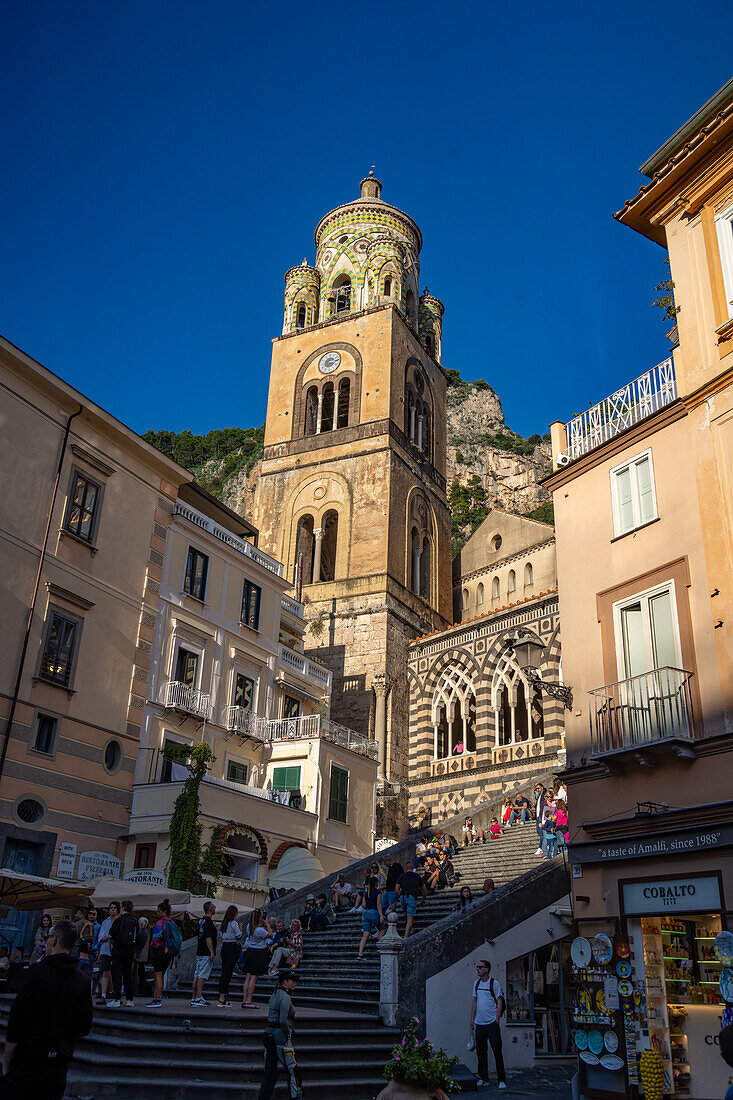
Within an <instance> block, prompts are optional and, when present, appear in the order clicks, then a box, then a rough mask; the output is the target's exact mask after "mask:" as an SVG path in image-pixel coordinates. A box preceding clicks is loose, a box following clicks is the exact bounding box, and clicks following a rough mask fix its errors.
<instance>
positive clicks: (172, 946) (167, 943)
mask: <svg viewBox="0 0 733 1100" xmlns="http://www.w3.org/2000/svg"><path fill="white" fill-rule="evenodd" d="M182 946H183V936H182V935H181V930H180V928H179V927H178V925H177V924H176V922H175V921H174V920H167V921H166V922H165V940H164V942H163V947H164V949H165V951H166V953H167V954H168V955H170V956H171V957H172V958H174V959H177V958H178V956H179V955H180V953H181V947H182Z"/></svg>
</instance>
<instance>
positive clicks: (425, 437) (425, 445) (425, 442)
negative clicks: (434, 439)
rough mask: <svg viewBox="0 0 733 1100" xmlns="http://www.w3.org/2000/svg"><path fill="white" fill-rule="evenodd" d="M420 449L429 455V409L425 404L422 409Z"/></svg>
mask: <svg viewBox="0 0 733 1100" xmlns="http://www.w3.org/2000/svg"><path fill="white" fill-rule="evenodd" d="M422 450H423V453H424V454H426V455H428V456H429V455H430V409H428V408H427V406H426V407H425V408H424V409H423V425H422Z"/></svg>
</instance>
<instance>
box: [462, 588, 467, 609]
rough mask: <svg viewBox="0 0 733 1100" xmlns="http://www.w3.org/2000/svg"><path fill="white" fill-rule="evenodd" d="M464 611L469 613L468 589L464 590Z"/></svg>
mask: <svg viewBox="0 0 733 1100" xmlns="http://www.w3.org/2000/svg"><path fill="white" fill-rule="evenodd" d="M463 610H464V611H468V589H467V588H464V589H463Z"/></svg>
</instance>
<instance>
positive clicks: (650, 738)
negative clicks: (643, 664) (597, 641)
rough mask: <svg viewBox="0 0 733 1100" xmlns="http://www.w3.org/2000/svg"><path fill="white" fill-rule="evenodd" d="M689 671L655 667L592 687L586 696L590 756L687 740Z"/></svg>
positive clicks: (690, 723)
mask: <svg viewBox="0 0 733 1100" xmlns="http://www.w3.org/2000/svg"><path fill="white" fill-rule="evenodd" d="M691 679H692V673H691V672H686V671H685V670H684V669H682V668H670V667H667V666H665V667H664V668H656V669H654V670H653V671H652V672H645V673H643V674H642V675H641V676H632V677H631V678H630V679H628V680H619V682H618V683H616V684H606V685H605V686H604V687H600V688H594V689H593V691H590V692H589V693H588V694H589V696H590V733H591V754H592V755H593V756H607V755H609V754H611V753H619V752H628V751H629V750H633V749H643V748H645V747H647V746H650V745H654V744H657V743H659V742H662V741H672V740H674V741H678V740H685V741H691V740H692V739H693V737H694V727H693V721H692V695H691V691H690V680H691Z"/></svg>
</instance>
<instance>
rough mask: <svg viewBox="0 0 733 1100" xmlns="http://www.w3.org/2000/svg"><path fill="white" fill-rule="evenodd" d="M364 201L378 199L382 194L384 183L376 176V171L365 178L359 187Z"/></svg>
mask: <svg viewBox="0 0 733 1100" xmlns="http://www.w3.org/2000/svg"><path fill="white" fill-rule="evenodd" d="M359 186H360V187H361V197H362V198H363V199H378V198H379V197H380V195H381V194H382V181H381V180H378V179H377V177H376V176H375V175H374V170H373V169H372V171H371V172H370V173H369V175H368V176H365V177H364V179H363V180H362V181H361V184H360V185H359Z"/></svg>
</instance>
